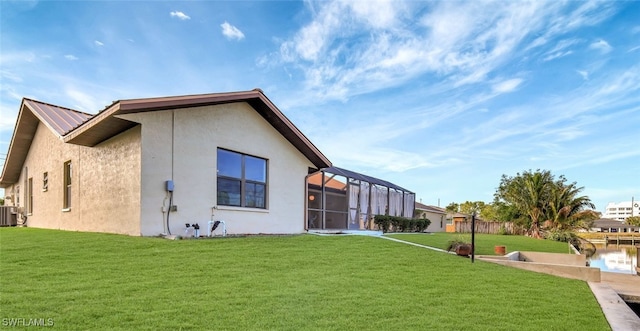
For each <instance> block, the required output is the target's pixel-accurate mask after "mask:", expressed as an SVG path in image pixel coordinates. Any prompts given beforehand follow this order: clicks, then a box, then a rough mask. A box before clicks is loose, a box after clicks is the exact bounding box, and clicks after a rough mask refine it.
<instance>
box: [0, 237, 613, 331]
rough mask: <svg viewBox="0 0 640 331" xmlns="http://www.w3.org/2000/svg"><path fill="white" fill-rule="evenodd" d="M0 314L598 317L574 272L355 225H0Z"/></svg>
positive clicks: (263, 321) (342, 326)
mask: <svg viewBox="0 0 640 331" xmlns="http://www.w3.org/2000/svg"><path fill="white" fill-rule="evenodd" d="M0 270H1V271H2V273H1V274H2V278H1V285H0V317H1V318H2V319H3V326H6V324H4V323H6V322H7V319H10V318H26V319H29V318H32V319H39V318H42V319H48V318H51V319H52V320H53V321H54V323H55V325H54V328H55V329H60V330H98V329H102V330H218V329H220V330H267V329H271V330H274V329H277V330H314V329H315V330H364V329H368V330H412V329H413V330H550V329H552V330H577V329H580V330H608V329H609V326H608V324H607V322H606V320H605V318H604V315H603V313H602V311H601V310H600V308H599V306H598V303H597V302H596V300H595V298H594V297H593V294H592V293H591V291H590V290H589V287H588V286H587V284H586V283H584V282H582V281H577V280H569V279H563V278H559V277H554V276H550V275H546V274H538V273H533V272H528V271H524V270H519V269H512V268H508V267H504V266H500V265H496V264H492V263H484V262H482V261H476V263H475V264H471V263H470V261H469V259H465V258H461V257H458V256H454V255H449V254H443V253H440V252H435V251H431V250H427V249H423V248H419V247H415V246H409V245H404V244H401V243H397V242H392V241H388V240H383V239H380V238H373V237H363V236H325V237H320V236H313V235H299V236H255V237H245V238H224V239H220V238H218V239H200V240H181V241H170V240H165V239H159V238H139V237H127V236H120V235H110V234H97V233H78V232H64V231H54V230H42V229H28V228H2V229H0Z"/></svg>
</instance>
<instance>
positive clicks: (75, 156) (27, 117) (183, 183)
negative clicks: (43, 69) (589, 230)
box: [0, 89, 413, 236]
mask: <svg viewBox="0 0 640 331" xmlns="http://www.w3.org/2000/svg"><path fill="white" fill-rule="evenodd" d="M331 166H332V164H331V162H330V161H329V160H328V159H327V157H325V155H324V154H322V152H320V151H319V150H318V148H316V146H315V145H314V144H313V143H311V141H309V139H308V138H307V137H306V136H305V135H304V134H303V133H302V132H301V131H300V130H299V129H298V128H296V127H295V126H294V125H293V123H292V122H291V121H290V120H289V119H288V118H287V117H285V116H284V114H283V113H282V112H281V111H280V110H279V109H278V108H277V107H276V106H275V105H274V104H273V103H272V102H271V101H270V100H269V99H268V98H267V97H266V96H265V95H264V93H263V92H262V91H261V90H259V89H255V90H251V91H241V92H229V93H212V94H202V95H186V96H175V97H159V98H144V99H129V100H119V101H115V102H114V103H112V104H111V105H109V106H107V107H106V108H105V109H103V110H102V111H100V112H98V113H97V114H95V115H91V114H87V113H83V112H79V111H75V110H72V109H68V108H64V107H59V106H55V105H51V104H47V103H44V102H40V101H36V100H32V99H26V98H25V99H23V101H22V103H21V105H20V110H19V113H18V119H17V122H16V126H15V128H14V132H13V137H12V139H11V143H10V146H9V151H8V153H7V157H6V160H5V163H4V168H3V170H2V174H1V176H0V187H3V188H5V195H7V201H6V202H5V203H6V204H8V205H11V206H16V207H17V208H18V215H19V218H20V222H21V223H26V225H28V226H33V227H40V228H51V229H63V230H75V231H93V232H110V233H121V234H128V235H136V236H137V235H142V236H154V235H160V234H169V233H173V234H182V233H183V232H184V230H185V228H186V224H194V223H198V224H199V225H200V227H201V228H202V229H203V230H204V229H206V228H207V223H208V222H210V221H215V220H224V221H225V224H226V230H227V231H228V233H230V234H251V233H271V234H278V233H301V232H304V231H305V230H306V229H307V227H308V222H307V215H308V210H307V208H308V206H307V203H308V201H309V199H308V197H307V196H308V193H309V188H308V185H307V180H308V178H309V177H313V176H312V175H313V174H316V173H322V170H323V169H327V168H330V167H331ZM309 185H311V184H309ZM351 194H352V193H351ZM407 204H409V202H407ZM411 206H413V205H412V202H411ZM412 208H413V207H412ZM344 212H345V213H347V212H348V210H345V211H344ZM343 225H344V228H347V224H346V222H345V223H344V224H342V223H340V224H337V225H336V226H340V227H342V226H343ZM205 232H206V230H204V231H202V232H201V233H205Z"/></svg>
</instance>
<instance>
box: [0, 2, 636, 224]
mask: <svg viewBox="0 0 640 331" xmlns="http://www.w3.org/2000/svg"><path fill="white" fill-rule="evenodd" d="M0 6H1V10H0V22H1V23H0V33H1V39H0V51H1V54H0V79H1V81H0V158H2V159H4V157H5V155H6V152H7V149H8V147H9V146H8V145H9V142H10V139H11V134H12V132H13V128H14V125H15V120H16V115H17V112H18V108H19V105H20V101H21V99H22V98H23V97H29V98H34V99H37V100H40V101H44V102H48V103H53V104H56V105H60V106H65V107H70V108H74V109H78V110H82V111H86V112H90V113H96V112H97V111H99V110H101V109H103V108H104V107H105V106H106V105H108V104H111V103H112V101H114V100H119V99H130V98H141V97H154V96H168V95H183V94H197V93H212V92H225V91H236V90H250V89H253V88H256V87H258V88H261V89H262V90H263V91H264V92H265V94H266V95H267V96H268V97H269V98H270V99H271V100H272V101H273V102H274V103H275V104H276V105H277V106H278V107H279V108H280V109H281V110H282V111H283V112H284V113H285V114H286V116H287V117H289V118H290V119H291V120H292V121H293V123H294V124H296V126H298V127H299V128H300V129H301V131H302V132H304V133H305V134H306V135H307V136H308V137H309V138H310V139H311V141H312V142H314V144H316V146H318V148H320V150H321V151H323V153H324V154H325V155H326V156H327V157H328V158H329V159H330V160H331V161H332V162H333V163H334V165H336V166H340V167H343V168H348V169H351V170H354V171H358V172H362V173H365V174H368V175H371V176H375V177H380V178H383V179H386V180H389V181H392V182H394V183H396V184H398V185H400V186H403V187H406V188H408V189H410V190H412V191H414V192H416V194H417V199H418V201H422V202H423V203H426V204H432V205H437V204H438V201H440V205H441V206H445V205H447V204H448V203H450V202H454V201H455V202H464V201H466V200H471V201H476V200H481V201H485V202H490V201H491V200H492V198H493V193H494V192H495V188H496V187H497V186H498V184H499V181H500V177H501V176H502V175H503V174H507V175H515V174H516V173H518V172H522V171H524V170H528V169H533V170H535V169H547V170H550V171H552V173H554V174H555V175H565V176H566V177H567V178H568V179H569V180H570V181H576V182H577V183H578V185H580V186H584V187H585V189H584V193H585V194H586V195H588V196H589V197H591V199H592V200H593V202H594V203H595V204H596V207H597V209H598V210H600V211H602V210H603V209H604V207H605V205H606V203H607V202H620V201H627V200H630V199H631V197H632V196H635V198H636V199H640V19H638V18H639V17H640V2H620V1H616V2H592V1H580V2H577V1H570V2H560V1H535V2H524V1H498V2H485V1H482V2H480V1H432V2H421V1H408V2H401V1H394V2H386V1H375V2H372V1H358V2H355V1H347V2H344V1H337V2H334V1H320V2H290V1H279V2H268V1H257V2H253V1H238V2H223V1H207V2H199V1H176V2H169V1H162V2H154V1H145V2H138V1H131V2H125V1H106V2H93V1H91V2H89V1H69V2H65V1H6V0H2V1H0Z"/></svg>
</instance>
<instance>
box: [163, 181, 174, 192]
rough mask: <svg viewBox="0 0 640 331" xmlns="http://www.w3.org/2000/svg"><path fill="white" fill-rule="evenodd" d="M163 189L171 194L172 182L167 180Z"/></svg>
mask: <svg viewBox="0 0 640 331" xmlns="http://www.w3.org/2000/svg"><path fill="white" fill-rule="evenodd" d="M165 184H166V185H165V187H166V190H167V192H173V181H172V180H168V181H166V182H165Z"/></svg>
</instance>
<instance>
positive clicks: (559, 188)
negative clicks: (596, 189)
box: [547, 177, 598, 230]
mask: <svg viewBox="0 0 640 331" xmlns="http://www.w3.org/2000/svg"><path fill="white" fill-rule="evenodd" d="M583 189H584V187H577V186H576V183H570V184H565V179H564V177H561V178H560V180H559V181H558V182H556V183H555V185H554V188H553V190H552V192H551V199H550V200H549V208H548V214H547V221H548V223H549V225H550V227H552V228H556V229H561V230H563V229H564V230H573V229H576V228H587V229H588V228H589V227H590V225H591V223H592V222H593V220H595V219H597V218H598V214H597V212H595V211H594V210H593V209H594V208H595V206H594V205H593V203H591V199H589V197H588V196H584V195H582V196H581V195H579V194H580V192H581V191H582V190H583ZM587 208H590V209H587Z"/></svg>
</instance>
